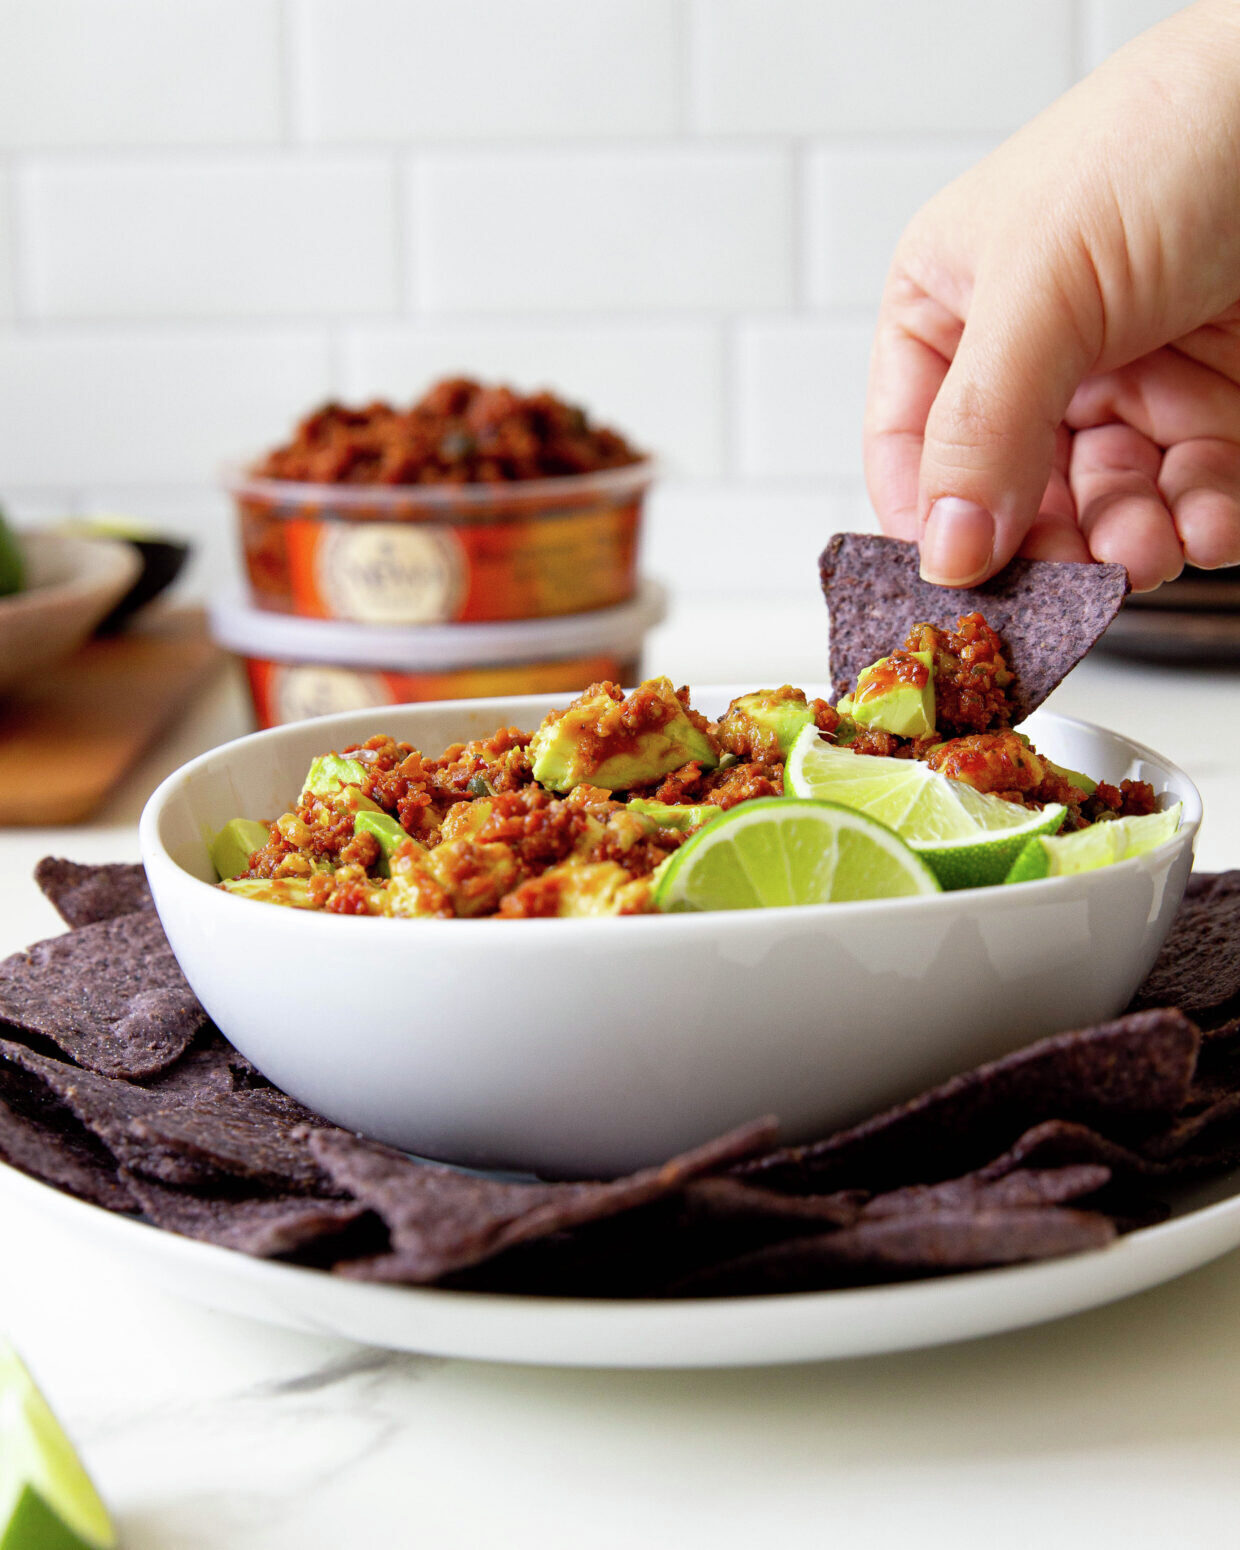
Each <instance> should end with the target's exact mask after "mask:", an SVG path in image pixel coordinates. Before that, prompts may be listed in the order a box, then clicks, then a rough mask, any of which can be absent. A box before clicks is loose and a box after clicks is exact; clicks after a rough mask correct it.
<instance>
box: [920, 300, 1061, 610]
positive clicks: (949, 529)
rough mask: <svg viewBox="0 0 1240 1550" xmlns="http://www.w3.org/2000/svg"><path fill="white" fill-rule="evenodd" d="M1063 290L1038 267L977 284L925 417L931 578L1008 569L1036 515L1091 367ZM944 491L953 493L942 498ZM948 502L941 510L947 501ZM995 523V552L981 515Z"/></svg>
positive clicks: (923, 490)
mask: <svg viewBox="0 0 1240 1550" xmlns="http://www.w3.org/2000/svg"><path fill="white" fill-rule="evenodd" d="M1090 348H1091V347H1090V345H1089V343H1088V342H1087V341H1086V339H1085V337H1084V334H1083V333H1082V332H1081V331H1079V330H1077V329H1076V328H1075V327H1074V325H1073V323H1072V322H1071V309H1070V308H1069V307H1068V306H1067V304H1066V303H1065V302H1064V299H1063V297H1062V295H1061V288H1060V286H1059V285H1058V284H1057V283H1055V282H1054V281H1053V280H1052V279H1051V278H1049V277H1048V276H1046V275H1044V274H1041V273H1038V274H1032V275H1026V276H1014V275H1012V274H1005V275H1004V276H1003V277H1001V278H997V279H992V280H991V281H990V282H989V283H988V284H987V285H983V284H982V283H981V282H980V280H979V284H978V287H977V289H976V291H975V293H974V297H973V304H972V307H971V310H970V313H969V321H968V325H967V326H966V328H965V330H964V334H963V335H962V337H961V341H960V346H959V348H958V350H957V351H956V355H955V358H954V359H953V361H952V364H951V367H950V369H949V370H948V373H947V376H946V378H945V379H944V382H943V385H942V388H941V389H940V391H939V393H938V396H937V397H936V398H935V401H934V405H933V407H932V409H931V411H930V414H929V416H928V419H927V422H926V443H925V451H924V454H923V456H922V465H921V487H920V497H919V503H920V509H921V510H922V511H924V512H927V513H928V521H927V524H926V528H925V531H924V533H923V537H922V575H923V576H925V577H926V579H927V580H931V581H938V582H942V583H944V584H946V585H954V586H963V585H968V584H970V583H973V582H976V581H980V580H982V579H984V578H985V577H986V576H990V575H993V574H994V572H995V571H997V570H999V569H1000V568H1001V567H1002V566H1004V565H1006V563H1007V562H1008V560H1009V559H1011V557H1012V556H1013V555H1014V554H1015V553H1016V552H1017V550H1018V549H1019V548H1020V546H1021V544H1022V543H1023V542H1024V541H1025V539H1026V537H1027V535H1028V533H1029V531H1030V528H1031V527H1032V525H1033V523H1034V522H1035V520H1036V519H1037V517H1038V514H1039V511H1040V510H1041V507H1042V501H1043V496H1044V494H1045V492H1046V489H1047V484H1048V480H1049V479H1050V478H1051V475H1052V470H1053V466H1054V458H1055V453H1056V447H1057V433H1058V427H1059V426H1060V423H1061V421H1062V419H1063V412H1064V409H1065V407H1066V405H1067V403H1068V401H1069V399H1070V397H1071V395H1072V392H1073V390H1074V388H1075V386H1076V384H1077V383H1078V382H1079V380H1080V377H1081V374H1082V372H1083V371H1084V370H1085V369H1086V367H1087V364H1088V359H1089V358H1090V356H1089V350H1090ZM943 498H946V499H945V500H944V499H943ZM940 501H942V502H943V504H942V505H941V506H940V505H939V502H940ZM979 513H986V514H988V516H989V518H990V538H991V542H990V547H989V553H986V552H984V542H983V539H984V526H985V524H984V522H983V520H982V517H981V516H980V515H979Z"/></svg>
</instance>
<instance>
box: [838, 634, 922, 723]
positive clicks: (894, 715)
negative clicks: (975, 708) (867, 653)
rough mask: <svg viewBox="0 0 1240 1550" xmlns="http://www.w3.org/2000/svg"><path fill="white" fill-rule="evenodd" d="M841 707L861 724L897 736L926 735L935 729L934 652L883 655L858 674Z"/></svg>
mask: <svg viewBox="0 0 1240 1550" xmlns="http://www.w3.org/2000/svg"><path fill="white" fill-rule="evenodd" d="M836 709H837V710H841V711H843V712H844V713H845V714H847V715H850V716H851V717H852V719H853V720H854V721H855V722H857V723H858V725H860V726H864V727H875V728H877V729H878V730H880V731H883V732H891V733H893V734H894V735H895V736H896V737H926V736H928V735H929V734H930V733H931V732H933V731H934V653H933V651H896V652H892V654H891V655H890V656H889V657H880V658H879V659H878V661H877V662H873V663H871V665H870V666H869V667H865V668H862V670H861V672H860V673H859V674H858V676H857V687H856V689H855V690H854V691H853V693H852V694H851V695H846V696H845V697H844V699H843V700H841V701H840V703H839V705H837V706H836Z"/></svg>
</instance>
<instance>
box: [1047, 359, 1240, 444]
mask: <svg viewBox="0 0 1240 1550" xmlns="http://www.w3.org/2000/svg"><path fill="white" fill-rule="evenodd" d="M1065 419H1066V420H1067V422H1068V424H1069V425H1070V426H1072V428H1073V429H1074V430H1084V429H1089V428H1093V427H1096V426H1103V425H1111V424H1114V423H1116V422H1122V423H1123V424H1125V425H1131V426H1133V427H1134V428H1135V429H1136V430H1138V431H1140V432H1141V434H1142V435H1143V436H1145V437H1147V438H1148V439H1149V440H1150V441H1152V442H1155V443H1157V445H1158V446H1160V447H1171V446H1174V445H1175V444H1176V443H1177V442H1181V441H1190V440H1195V439H1197V438H1199V437H1218V438H1221V439H1234V437H1235V435H1236V427H1237V425H1240V386H1237V384H1236V383H1235V382H1233V381H1232V380H1231V379H1230V378H1229V377H1226V376H1223V375H1222V374H1221V373H1220V372H1218V371H1214V370H1212V369H1211V368H1210V367H1209V366H1204V365H1202V364H1201V362H1200V361H1196V360H1191V359H1189V357H1188V356H1186V355H1183V354H1181V353H1180V352H1179V351H1178V350H1176V349H1171V348H1168V349H1164V350H1155V351H1153V352H1152V353H1151V354H1149V355H1143V356H1142V357H1141V358H1140V359H1139V360H1136V361H1133V362H1132V363H1131V364H1130V365H1128V366H1123V367H1121V368H1120V369H1119V370H1117V371H1106V372H1100V373H1099V374H1098V375H1096V376H1092V377H1087V378H1086V379H1085V380H1084V382H1082V383H1081V385H1080V386H1079V387H1078V388H1077V390H1076V392H1075V393H1074V394H1073V395H1072V402H1071V403H1070V404H1069V405H1068V411H1067V414H1066V415H1065Z"/></svg>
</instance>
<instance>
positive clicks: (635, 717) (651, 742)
mask: <svg viewBox="0 0 1240 1550" xmlns="http://www.w3.org/2000/svg"><path fill="white" fill-rule="evenodd" d="M530 755H531V758H532V759H533V773H534V779H535V780H536V781H538V783H539V784H540V785H541V786H545V787H546V788H547V789H548V790H550V791H571V790H572V789H573V787H574V786H583V785H586V786H599V787H601V788H602V789H603V790H604V791H627V790H629V788H630V787H632V786H644V785H647V784H648V783H649V782H650V781H654V780H660V779H661V778H662V777H663V776H664V775H670V774H671V772H672V771H673V770H678V769H679V768H680V767H681V765H682V764H688V763H689V762H690V761H692V760H696V761H697V762H698V763H699V764H701V766H702V768H703V769H710V770H713V769H714V768H715V766H716V765H717V764H718V763H719V753H718V751H717V749H716V748H715V745H714V744H713V742H712V741H711V739H710V738H709V737H708V736H707V735H706V733H705V732H703V731H702V730H701V729H700V728H699V727H697V726H695V725H694V723H693V722H692V721H691V720H690V719H689V717H688V716H687V715H686V714H685V710H684V707H683V706H682V705H681V703H680V701H679V700H678V699H677V698H676V691H675V689H674V688H673V687H672V683H671V680H670V679H668V678H650V679H647V680H646V682H645V683H643V684H639V685H638V687H637V688H636V689H634V690H633V692H632V694H630V695H628V696H627V697H625V696H624V695H622V694H621V692H620V690H619V689H617V688H616V687H615V685H614V684H592V685H591V687H590V688H589V689H587V690H586V692H585V693H584V694H583V695H581V696H580V697H579V698H578V699H575V700H574V701H573V702H572V704H571V705H569V706H568V707H567V709H565V710H562V711H553V712H552V713H551V715H549V716H548V717H547V718H546V720H545V721H544V722H543V723H542V725H541V726H540V727H539V728H538V731H537V732H535V733H534V736H533V739H532V740H531V742H530Z"/></svg>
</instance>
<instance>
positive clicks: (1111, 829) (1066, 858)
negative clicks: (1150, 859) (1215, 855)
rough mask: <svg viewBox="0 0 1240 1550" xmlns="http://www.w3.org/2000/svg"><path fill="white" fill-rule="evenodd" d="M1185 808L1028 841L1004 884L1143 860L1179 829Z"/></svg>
mask: <svg viewBox="0 0 1240 1550" xmlns="http://www.w3.org/2000/svg"><path fill="white" fill-rule="evenodd" d="M1182 807H1183V804H1182V803H1180V802H1177V803H1176V804H1175V806H1174V807H1169V808H1167V810H1166V811H1165V812H1162V813H1146V814H1144V815H1143V816H1142V817H1140V818H1112V819H1109V820H1107V821H1106V822H1103V823H1095V824H1092V825H1091V826H1090V827H1089V828H1088V829H1081V830H1080V831H1079V832H1078V833H1076V834H1062V835H1060V836H1058V837H1057V838H1052V837H1045V836H1044V837H1043V838H1041V839H1033V840H1029V841H1028V843H1027V844H1026V845H1025V848H1024V849H1023V850H1022V851H1021V853H1020V855H1019V856H1017V858H1016V860H1015V861H1014V862H1013V863H1012V870H1011V871H1010V872H1009V873H1008V875H1007V876H1006V877H1005V878H1004V882H1008V883H1031V882H1035V881H1036V880H1037V879H1038V878H1039V877H1067V876H1068V875H1069V874H1070V873H1072V872H1093V871H1095V870H1096V869H1097V868H1098V867H1101V866H1110V865H1111V864H1112V863H1113V862H1116V861H1127V860H1129V858H1130V857H1132V856H1142V855H1144V854H1145V852H1146V851H1147V850H1153V849H1155V847H1156V846H1158V845H1161V844H1163V843H1164V842H1165V841H1166V840H1169V839H1170V838H1171V836H1172V835H1173V834H1174V833H1175V831H1176V830H1177V829H1178V828H1179V827H1180V813H1181V810H1182Z"/></svg>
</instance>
